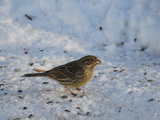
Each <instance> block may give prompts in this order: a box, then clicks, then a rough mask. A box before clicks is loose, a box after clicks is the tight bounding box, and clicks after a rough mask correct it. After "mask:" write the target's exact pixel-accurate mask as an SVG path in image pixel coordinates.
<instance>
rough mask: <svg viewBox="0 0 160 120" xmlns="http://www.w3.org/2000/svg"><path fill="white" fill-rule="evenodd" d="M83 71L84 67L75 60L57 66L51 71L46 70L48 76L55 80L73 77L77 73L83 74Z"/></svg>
mask: <svg viewBox="0 0 160 120" xmlns="http://www.w3.org/2000/svg"><path fill="white" fill-rule="evenodd" d="M82 72H83V68H82V67H80V66H79V65H78V64H77V63H76V62H75V61H74V62H70V63H67V64H65V65H61V66H58V67H55V68H53V69H51V70H49V71H46V73H47V74H48V76H49V77H51V78H53V79H55V80H56V79H57V80H60V79H67V78H68V79H70V78H72V77H75V75H77V74H81V73H82Z"/></svg>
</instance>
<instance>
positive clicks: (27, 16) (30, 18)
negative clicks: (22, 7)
mask: <svg viewBox="0 0 160 120" xmlns="http://www.w3.org/2000/svg"><path fill="white" fill-rule="evenodd" d="M25 16H26V18H28V19H29V20H33V19H32V17H31V16H29V15H27V14H25Z"/></svg>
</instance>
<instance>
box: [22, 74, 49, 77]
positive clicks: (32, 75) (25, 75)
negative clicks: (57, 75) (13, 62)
mask: <svg viewBox="0 0 160 120" xmlns="http://www.w3.org/2000/svg"><path fill="white" fill-rule="evenodd" d="M39 76H47V74H46V73H30V74H24V75H22V76H21V77H39Z"/></svg>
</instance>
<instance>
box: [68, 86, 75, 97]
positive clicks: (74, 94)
mask: <svg viewBox="0 0 160 120" xmlns="http://www.w3.org/2000/svg"><path fill="white" fill-rule="evenodd" d="M65 88H66V89H67V90H68V91H69V92H70V93H71V94H72V95H73V96H77V94H75V93H73V92H72V91H71V90H70V89H68V88H67V87H65Z"/></svg>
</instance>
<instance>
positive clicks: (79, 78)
mask: <svg viewBox="0 0 160 120" xmlns="http://www.w3.org/2000/svg"><path fill="white" fill-rule="evenodd" d="M100 63H101V61H100V60H99V59H97V57H95V56H92V55H87V56H84V57H82V58H80V59H78V60H75V61H72V62H69V63H67V64H64V65H60V66H57V67H55V68H53V69H51V70H48V71H44V72H42V73H31V74H24V75H23V76H22V77H39V76H43V77H48V78H50V79H54V80H56V81H57V82H58V83H59V84H61V85H63V86H64V87H65V88H66V89H67V90H68V91H69V92H70V93H71V94H73V95H76V94H74V93H73V92H72V91H71V90H70V89H68V88H67V87H71V88H76V89H77V90H80V88H79V87H81V86H83V85H85V84H86V83H87V82H88V81H89V80H90V79H91V77H92V74H93V70H94V67H95V66H96V65H98V64H100ZM35 71H36V70H35ZM37 71H38V69H37ZM42 71H43V70H42Z"/></svg>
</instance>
